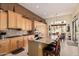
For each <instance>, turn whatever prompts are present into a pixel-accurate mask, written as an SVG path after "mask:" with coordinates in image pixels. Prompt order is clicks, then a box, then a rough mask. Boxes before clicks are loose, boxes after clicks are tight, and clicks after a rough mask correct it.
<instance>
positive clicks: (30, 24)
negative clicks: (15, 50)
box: [25, 19, 32, 31]
mask: <svg viewBox="0 0 79 59" xmlns="http://www.w3.org/2000/svg"><path fill="white" fill-rule="evenodd" d="M25 22H26V23H25V24H26V25H25V26H26V30H27V31H28V30H32V21H31V20H29V19H26V21H25Z"/></svg>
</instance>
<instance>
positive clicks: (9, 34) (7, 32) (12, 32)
mask: <svg viewBox="0 0 79 59" xmlns="http://www.w3.org/2000/svg"><path fill="white" fill-rule="evenodd" d="M25 34H28V32H27V31H18V30H6V35H5V37H10V36H17V35H25Z"/></svg>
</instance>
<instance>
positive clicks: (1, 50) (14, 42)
mask: <svg viewBox="0 0 79 59" xmlns="http://www.w3.org/2000/svg"><path fill="white" fill-rule="evenodd" d="M24 44H25V42H24V37H14V38H8V39H5V40H0V55H3V54H6V53H9V52H12V51H14V50H16V49H19V48H23V47H24Z"/></svg>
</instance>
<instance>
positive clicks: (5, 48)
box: [0, 40, 10, 55]
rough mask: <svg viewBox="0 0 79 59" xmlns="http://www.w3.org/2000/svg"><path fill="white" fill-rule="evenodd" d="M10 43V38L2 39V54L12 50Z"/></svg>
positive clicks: (0, 47) (0, 46) (0, 49)
mask: <svg viewBox="0 0 79 59" xmlns="http://www.w3.org/2000/svg"><path fill="white" fill-rule="evenodd" d="M9 45H10V42H9V40H1V41H0V55H2V54H6V53H8V52H10V50H9Z"/></svg>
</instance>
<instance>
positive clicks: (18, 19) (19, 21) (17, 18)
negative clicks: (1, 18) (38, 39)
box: [15, 13, 22, 28]
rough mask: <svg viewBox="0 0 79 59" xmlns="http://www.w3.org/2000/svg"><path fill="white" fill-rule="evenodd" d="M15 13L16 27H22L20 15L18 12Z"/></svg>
mask: <svg viewBox="0 0 79 59" xmlns="http://www.w3.org/2000/svg"><path fill="white" fill-rule="evenodd" d="M15 15H16V21H17V28H22V16H21V15H20V14H18V13H16V14H15Z"/></svg>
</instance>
